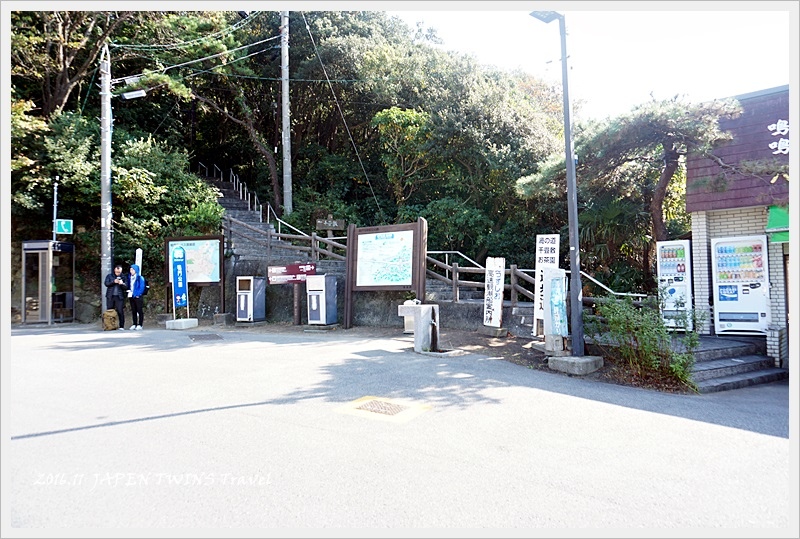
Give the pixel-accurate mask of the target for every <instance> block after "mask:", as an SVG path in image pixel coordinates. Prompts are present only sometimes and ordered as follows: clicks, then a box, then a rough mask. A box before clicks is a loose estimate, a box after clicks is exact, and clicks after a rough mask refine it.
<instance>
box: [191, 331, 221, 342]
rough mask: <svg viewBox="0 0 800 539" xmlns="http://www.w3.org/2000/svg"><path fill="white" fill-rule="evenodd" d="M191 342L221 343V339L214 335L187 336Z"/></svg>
mask: <svg viewBox="0 0 800 539" xmlns="http://www.w3.org/2000/svg"><path fill="white" fill-rule="evenodd" d="M189 338H190V339H192V341H221V340H222V337H220V336H219V335H217V334H216V333H198V334H196V335H189Z"/></svg>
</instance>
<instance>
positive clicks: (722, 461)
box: [2, 324, 798, 537]
mask: <svg viewBox="0 0 800 539" xmlns="http://www.w3.org/2000/svg"><path fill="white" fill-rule="evenodd" d="M6 340H7V341H8V342H7V343H6V344H4V353H3V371H2V379H3V422H2V428H3V438H4V440H5V451H4V452H3V474H2V475H3V483H4V484H3V492H4V496H3V498H4V505H5V506H6V511H5V514H7V515H8V518H5V519H4V525H3V527H4V533H3V536H4V537H6V536H8V537H11V536H14V533H15V530H16V531H19V530H20V529H23V528H37V529H46V528H53V529H62V530H63V529H66V528H82V529H84V528H88V529H110V530H115V531H112V532H111V534H112V535H113V534H116V533H119V530H122V529H128V528H136V529H171V530H174V529H180V528H207V529H228V528H240V529H245V528H257V529H263V528H271V529H282V530H290V529H291V530H297V529H300V530H305V531H306V532H307V533H309V534H311V533H313V531H314V530H316V531H317V533H319V534H324V533H325V531H330V530H336V529H346V530H348V535H351V536H353V535H363V533H366V530H373V531H374V530H379V531H378V533H379V534H382V533H385V532H386V531H387V530H412V531H413V530H420V529H438V530H451V531H452V532H453V533H456V534H457V536H463V534H462V535H458V533H457V532H458V530H461V531H462V532H463V530H478V531H477V532H475V533H478V534H481V530H483V531H484V532H486V533H487V534H488V535H492V533H493V535H492V536H502V535H504V533H505V532H501V533H499V534H498V533H497V532H492V533H490V532H489V531H490V530H505V531H509V530H525V529H531V528H546V529H553V530H556V529H558V530H562V532H563V531H564V530H567V531H570V532H574V533H575V534H576V536H587V535H585V534H586V533H587V532H586V530H598V529H605V530H616V534H615V535H614V536H631V537H633V536H637V537H639V536H642V535H646V534H647V530H676V529H680V528H691V529H692V533H693V536H705V533H706V532H709V533H711V534H712V536H718V535H713V534H714V533H716V534H719V533H720V530H730V531H731V533H732V534H733V535H729V536H747V535H737V534H742V533H744V534H747V533H749V532H750V531H753V530H759V531H762V532H763V531H764V530H767V531H766V533H768V536H770V537H797V530H798V517H797V511H796V508H797V506H798V504H797V502H798V488H797V487H798V483H797V478H798V474H797V471H798V447H797V443H796V437H794V435H796V425H795V424H792V428H791V429H790V417H791V418H792V421H793V422H794V423H796V415H790V383H789V382H776V383H773V384H765V385H762V386H754V387H749V388H743V389H738V390H733V391H727V392H722V393H712V394H706V395H674V394H662V393H659V392H656V391H650V390H642V389H637V388H631V387H624V386H617V385H613V384H607V383H602V382H596V381H589V380H584V379H581V378H575V377H566V376H560V375H556V374H551V373H546V372H541V371H536V370H530V369H525V368H523V367H520V366H518V365H513V364H511V363H509V362H506V361H500V360H497V359H494V358H492V357H491V356H487V355H478V354H473V353H466V354H462V355H447V354H440V355H436V354H417V353H414V352H413V336H409V335H403V334H402V329H386V328H382V329H375V330H374V331H371V330H369V329H364V328H354V330H336V331H330V332H313V333H309V332H304V331H270V328H269V327H253V328H235V327H234V328H222V327H216V326H214V327H199V328H194V329H191V330H166V329H161V328H153V327H151V328H147V329H146V330H145V331H141V332H139V331H137V332H130V331H116V332H103V331H100V330H99V328H98V327H97V326H87V325H81V324H64V325H53V326H38V327H36V326H15V327H12V328H11V331H10V338H9V339H6ZM792 404H793V405H796V399H794V400H793V401H792ZM790 431H791V432H790ZM790 434H791V435H792V436H790ZM320 530H323V531H320ZM362 532H363V533H362ZM7 534H8V535H7ZM367 535H369V534H367ZM591 535H592V534H591V532H589V535H588V536H591ZM365 536H366V535H365Z"/></svg>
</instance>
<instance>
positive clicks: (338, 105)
mask: <svg viewBox="0 0 800 539" xmlns="http://www.w3.org/2000/svg"><path fill="white" fill-rule="evenodd" d="M300 15H302V17H303V22H304V23H305V24H306V31H307V32H308V37H309V39H311V45H312V46H313V47H314V54H315V55H316V56H317V59H318V60H319V65H320V66H321V67H322V72H323V73H324V74H325V80H326V81H327V82H328V88H330V90H331V95H332V96H333V100H334V102H335V103H336V108H337V109H339V115H340V116H341V117H342V123H344V128H345V130H346V131H347V136H348V137H349V138H350V143H351V144H352V145H353V151H355V153H356V158H357V159H358V164H359V165H360V166H361V171H362V172H363V173H364V178H365V179H366V180H367V185H369V190H370V192H372V198H373V199H375V206H377V208H378V212H379V213H380V214H381V218H382V219H383V222H384V223H385V222H387V221H386V215H385V214H384V213H383V209H381V206H380V204H378V197H377V196H375V190H374V189H373V188H372V182H370V181H369V176H368V175H367V170H366V169H365V168H364V163H363V162H362V161H361V155H359V153H358V147H357V146H356V141H355V140H353V134H352V133H351V132H350V127H349V126H348V125H347V120H346V119H345V117H344V112H343V111H342V107H341V105H340V104H339V100H338V99H337V98H336V93H335V92H334V91H333V85H332V84H331V80H330V78H329V77H328V71H327V69H325V64H324V63H323V62H322V58H321V57H320V55H319V51H318V50H317V44H316V43H315V42H314V36H313V35H311V28H310V27H309V26H308V21H307V20H306V15H305V13H304V12H302V11H301V12H300Z"/></svg>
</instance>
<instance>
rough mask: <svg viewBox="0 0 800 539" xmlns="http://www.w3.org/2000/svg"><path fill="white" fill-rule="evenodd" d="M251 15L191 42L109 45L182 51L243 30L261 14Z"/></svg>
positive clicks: (113, 45) (111, 44)
mask: <svg viewBox="0 0 800 539" xmlns="http://www.w3.org/2000/svg"><path fill="white" fill-rule="evenodd" d="M252 13H253V15H252V16H249V17H247V18H246V19H244V20H243V21H239V22H237V23H236V24H233V25H231V26H229V27H228V28H224V29H222V30H220V31H218V32H214V33H213V34H209V35H207V36H203V37H198V38H197V39H192V40H191V41H182V42H179V43H172V44H165V45H161V44H159V45H124V44H121V43H114V42H110V43H109V45H110V46H112V47H114V48H118V49H133V50H156V49H160V50H174V49H183V48H186V47H191V46H193V45H197V44H199V43H203V42H205V41H208V40H211V39H214V38H216V37H222V36H225V35H227V34H231V33H233V32H235V31H236V30H239V29H240V28H243V27H245V26H247V25H248V24H250V23H251V22H253V20H254V19H255V18H256V16H257V15H259V14H260V13H262V12H260V11H254V12H252Z"/></svg>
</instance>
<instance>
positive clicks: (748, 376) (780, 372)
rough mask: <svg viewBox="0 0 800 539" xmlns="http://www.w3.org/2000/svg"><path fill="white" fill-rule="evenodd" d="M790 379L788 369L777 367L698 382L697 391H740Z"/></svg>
mask: <svg viewBox="0 0 800 539" xmlns="http://www.w3.org/2000/svg"><path fill="white" fill-rule="evenodd" d="M788 378H789V371H788V369H778V368H776V367H772V368H769V369H761V370H758V371H752V372H745V373H739V374H732V375H729V376H721V377H719V378H711V379H709V380H703V381H700V382H697V389H698V391H699V392H700V393H714V392H717V391H729V390H731V389H739V388H742V387H748V386H753V385H757V384H768V383H770V382H777V381H779V380H788Z"/></svg>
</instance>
